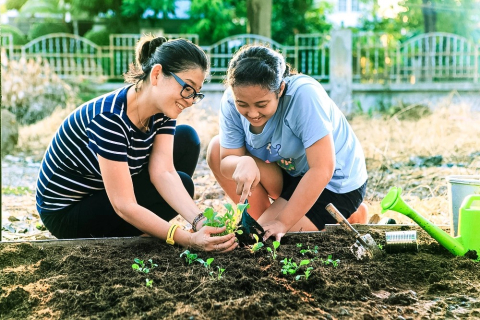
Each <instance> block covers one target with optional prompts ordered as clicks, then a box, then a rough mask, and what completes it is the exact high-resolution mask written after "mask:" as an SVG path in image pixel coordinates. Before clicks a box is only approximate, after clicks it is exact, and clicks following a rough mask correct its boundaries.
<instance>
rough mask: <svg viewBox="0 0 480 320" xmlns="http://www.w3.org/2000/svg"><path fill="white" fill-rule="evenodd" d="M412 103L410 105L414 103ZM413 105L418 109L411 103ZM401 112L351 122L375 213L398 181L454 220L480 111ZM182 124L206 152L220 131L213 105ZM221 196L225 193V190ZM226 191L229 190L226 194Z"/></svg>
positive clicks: (478, 147) (473, 158) (32, 141)
mask: <svg viewBox="0 0 480 320" xmlns="http://www.w3.org/2000/svg"><path fill="white" fill-rule="evenodd" d="M406 108H409V107H408V106H407V107H406ZM410 109H412V108H411V107H410ZM71 111H72V109H67V110H59V111H56V112H55V113H53V114H52V115H51V116H50V117H48V118H46V119H44V120H42V121H41V122H39V123H37V124H34V125H31V126H28V127H23V128H21V130H20V141H19V144H18V147H17V150H18V151H22V152H24V153H27V154H28V155H33V156H34V157H35V158H40V159H41V156H42V155H43V153H44V151H45V149H46V147H47V145H48V143H49V142H50V139H51V137H52V136H53V133H54V131H55V130H56V128H57V127H58V126H59V125H60V123H61V121H62V119H63V118H65V116H66V115H67V114H68V113H70V112H71ZM400 115H404V113H403V111H402V110H400V111H399V112H397V113H396V114H393V115H388V116H386V115H385V114H376V115H375V114H374V115H373V116H372V115H366V114H363V115H357V116H355V117H354V118H353V119H352V120H350V123H351V125H352V128H353V129H354V131H355V133H356V135H357V137H358V138H359V140H360V142H361V144H362V146H363V149H364V152H365V157H366V162H367V170H368V174H369V184H368V188H367V195H366V199H365V202H366V203H367V204H368V205H369V214H370V215H373V214H375V213H380V211H381V210H380V201H381V199H382V198H383V197H384V196H385V194H386V193H387V192H388V189H389V188H390V187H392V186H399V187H402V188H403V189H404V193H403V198H404V199H405V200H406V201H407V202H408V203H409V204H410V205H411V206H412V207H414V208H415V209H416V210H417V211H419V212H420V213H421V214H423V215H424V216H425V217H428V218H429V219H431V220H432V221H434V222H435V223H437V224H441V225H446V224H448V223H449V211H450V208H449V206H450V205H449V201H448V184H447V181H446V180H445V178H446V177H447V176H448V175H457V174H464V175H478V174H480V153H479V151H480V142H479V139H478V137H480V126H479V125H478V123H480V113H479V112H473V111H471V110H470V109H469V106H467V105H462V104H453V103H451V101H450V100H448V99H446V100H445V101H443V102H439V103H438V104H437V105H436V106H435V107H434V110H433V112H432V113H427V114H426V115H423V116H421V117H420V118H415V117H413V119H412V117H410V118H409V117H403V116H402V117H400ZM178 123H179V124H181V123H187V124H190V125H191V126H193V127H194V128H195V129H196V130H197V132H198V133H199V135H200V140H201V143H202V151H201V157H202V159H204V158H205V154H206V148H207V145H208V142H209V141H210V140H211V138H212V137H213V136H215V135H216V134H218V116H217V114H216V113H215V112H213V111H211V110H210V109H200V108H198V107H197V108H195V107H193V108H189V109H187V110H186V111H184V112H183V113H182V115H181V116H180V118H179V119H178ZM419 156H421V157H433V156H441V157H442V158H443V162H442V163H443V164H448V165H444V166H440V167H439V166H436V167H415V166H412V165H411V164H409V162H410V160H411V158H412V157H419ZM219 196H220V195H219ZM222 196H223V195H222ZM388 216H389V217H392V218H394V219H396V220H397V222H399V223H411V220H410V219H408V218H407V217H404V216H402V215H400V214H396V213H393V212H389V213H388Z"/></svg>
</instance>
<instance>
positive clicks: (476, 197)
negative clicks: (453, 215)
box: [460, 194, 480, 210]
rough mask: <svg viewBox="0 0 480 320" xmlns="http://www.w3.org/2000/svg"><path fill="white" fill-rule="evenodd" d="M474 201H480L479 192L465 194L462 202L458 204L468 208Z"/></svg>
mask: <svg viewBox="0 0 480 320" xmlns="http://www.w3.org/2000/svg"><path fill="white" fill-rule="evenodd" d="M475 201H480V194H472V195H469V196H467V197H466V198H465V199H464V200H463V203H462V205H461V206H460V208H463V209H467V210H468V209H470V207H471V206H472V203H474V202H475Z"/></svg>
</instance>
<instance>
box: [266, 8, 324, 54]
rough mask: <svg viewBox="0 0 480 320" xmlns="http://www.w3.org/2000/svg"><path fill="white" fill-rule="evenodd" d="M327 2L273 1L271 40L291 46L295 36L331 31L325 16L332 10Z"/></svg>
mask: <svg viewBox="0 0 480 320" xmlns="http://www.w3.org/2000/svg"><path fill="white" fill-rule="evenodd" d="M332 8H333V7H332V5H331V4H330V3H329V2H327V1H314V0H275V1H274V3H273V11H272V39H274V40H275V41H277V42H279V43H282V44H289V45H292V44H293V43H294V39H295V34H298V33H317V32H318V33H323V32H325V31H328V30H330V29H331V24H330V23H328V22H327V20H326V14H327V13H328V12H329V11H330V10H332Z"/></svg>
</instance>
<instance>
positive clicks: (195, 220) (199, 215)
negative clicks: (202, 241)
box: [192, 212, 205, 232]
mask: <svg viewBox="0 0 480 320" xmlns="http://www.w3.org/2000/svg"><path fill="white" fill-rule="evenodd" d="M203 218H205V216H204V215H203V212H200V213H199V214H198V215H197V216H196V217H195V219H193V222H192V230H193V231H194V232H197V224H198V223H199V222H200V220H202V219H203Z"/></svg>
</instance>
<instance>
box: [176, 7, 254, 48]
mask: <svg viewBox="0 0 480 320" xmlns="http://www.w3.org/2000/svg"><path fill="white" fill-rule="evenodd" d="M245 12H246V11H245V2H244V1H241V0H240V1H235V0H233V1H222V0H192V3H191V7H190V12H189V14H190V18H191V20H192V23H191V24H185V25H184V26H183V27H182V29H181V30H182V32H187V33H196V34H198V35H199V38H200V41H201V44H212V43H214V42H216V41H219V40H221V39H223V38H226V37H228V36H231V35H234V34H239V33H245V20H246V19H245Z"/></svg>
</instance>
